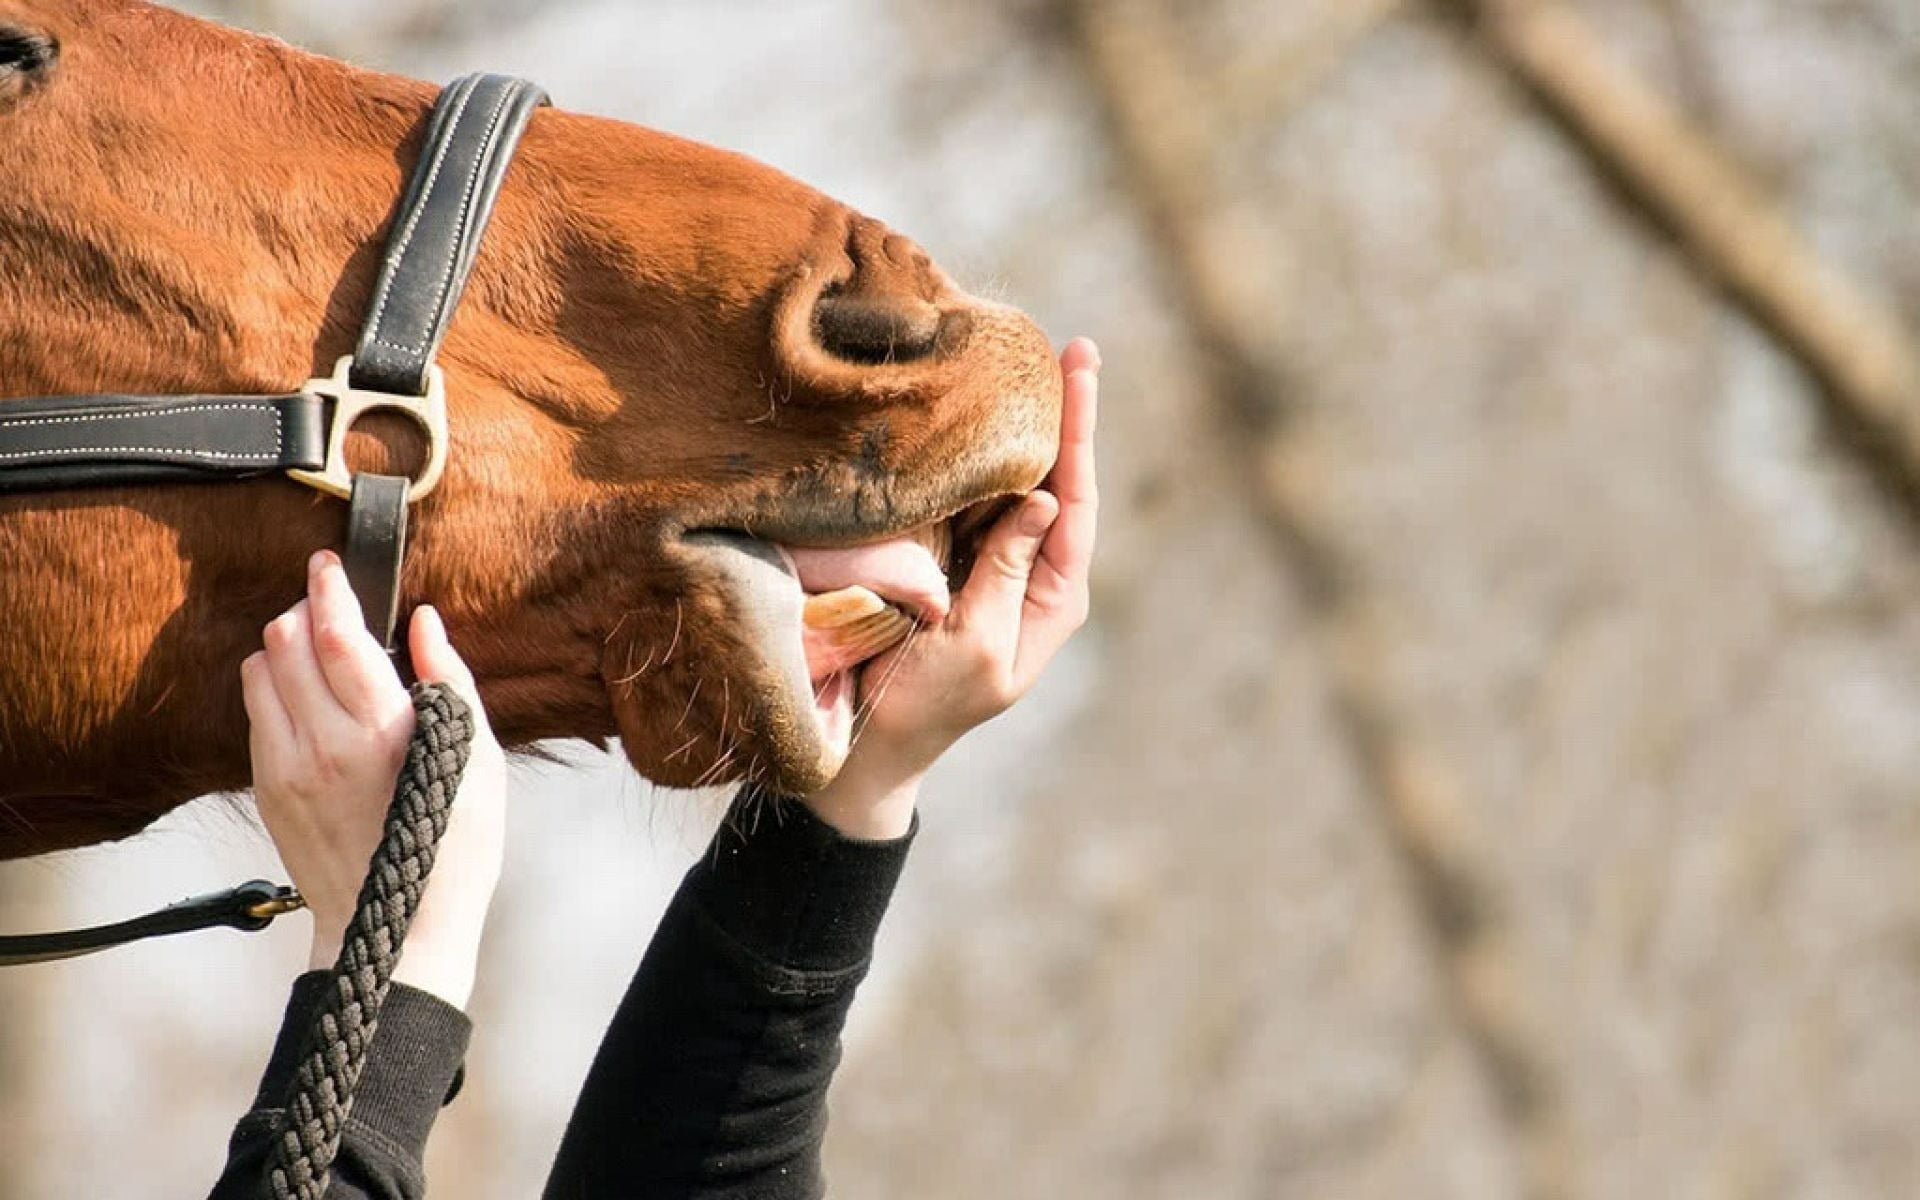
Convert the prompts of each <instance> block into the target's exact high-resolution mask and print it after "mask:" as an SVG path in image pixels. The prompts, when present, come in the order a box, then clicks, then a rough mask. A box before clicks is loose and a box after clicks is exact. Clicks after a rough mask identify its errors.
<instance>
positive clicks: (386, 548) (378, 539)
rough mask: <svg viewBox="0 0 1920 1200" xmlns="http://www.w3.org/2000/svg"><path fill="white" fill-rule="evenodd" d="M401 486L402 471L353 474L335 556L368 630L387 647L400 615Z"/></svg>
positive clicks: (403, 514) (403, 555) (404, 524)
mask: <svg viewBox="0 0 1920 1200" xmlns="http://www.w3.org/2000/svg"><path fill="white" fill-rule="evenodd" d="M407 487H408V480H407V477H406V476H404V475H374V474H371V473H369V472H366V471H362V472H360V473H359V474H357V475H355V476H354V477H353V496H352V498H351V499H350V500H349V502H348V504H347V543H346V550H345V552H344V553H342V555H341V556H340V560H341V565H342V566H344V567H345V568H346V570H347V582H348V583H350V584H352V585H353V594H354V595H356V596H358V597H359V598H360V613H361V615H362V616H363V617H364V618H365V619H366V622H367V629H368V631H369V632H371V633H372V634H373V636H374V637H377V638H379V639H380V644H381V645H383V646H385V647H386V648H387V650H388V651H389V652H391V651H392V650H393V633H394V627H395V625H396V624H397V622H398V621H399V619H400V566H401V564H402V563H403V562H404V561H405V559H406V557H407Z"/></svg>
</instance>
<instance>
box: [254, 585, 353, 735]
mask: <svg viewBox="0 0 1920 1200" xmlns="http://www.w3.org/2000/svg"><path fill="white" fill-rule="evenodd" d="M261 640H262V641H264V642H265V643H266V647H267V669H268V670H269V671H270V672H271V673H272V675H273V688H274V691H275V692H276V693H277V694H278V695H279V697H280V703H281V704H282V706H284V707H285V708H286V711H287V716H288V717H289V718H290V719H291V720H292V722H293V727H294V729H295V731H296V732H300V731H309V732H310V731H315V730H324V729H331V728H336V727H337V726H338V724H339V722H342V721H352V720H353V716H352V714H350V713H348V712H347V710H346V709H344V708H342V707H340V702H339V701H338V700H336V699H334V696H333V688H332V687H331V686H329V685H328V683H327V677H326V675H325V674H323V673H322V672H321V670H320V660H319V659H318V658H317V657H315V655H314V652H313V619H312V608H311V605H310V604H309V603H308V602H307V601H305V600H302V601H300V603H298V604H296V605H294V606H293V607H292V608H290V609H288V610H287V611H286V612H283V613H281V614H280V615H279V616H277V617H275V618H274V619H273V620H271V621H269V622H268V623H267V628H266V632H265V633H264V634H263V635H262V638H261Z"/></svg>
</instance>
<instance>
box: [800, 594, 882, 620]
mask: <svg viewBox="0 0 1920 1200" xmlns="http://www.w3.org/2000/svg"><path fill="white" fill-rule="evenodd" d="M887 608H888V604H887V602H886V601H885V600H882V599H881V598H880V597H879V596H878V595H877V594H875V593H874V592H872V591H870V590H868V589H867V588H863V587H861V586H860V585H858V584H855V585H854V586H852V587H844V588H841V589H839V590H838V591H833V592H822V593H820V594H819V595H817V596H808V597H807V603H806V608H805V610H804V611H803V613H802V615H801V620H802V621H804V622H805V623H806V625H807V627H808V628H809V629H838V628H840V627H841V626H843V625H847V624H850V623H852V622H854V621H859V620H862V619H864V618H866V617H871V616H873V615H875V614H877V613H881V612H884V611H886V609H887Z"/></svg>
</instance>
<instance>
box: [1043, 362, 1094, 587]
mask: <svg viewBox="0 0 1920 1200" xmlns="http://www.w3.org/2000/svg"><path fill="white" fill-rule="evenodd" d="M1099 415H1100V380H1099V376H1098V375H1097V374H1095V373H1094V372H1093V371H1091V370H1080V371H1075V372H1073V373H1072V374H1070V375H1068V376H1067V382H1066V388H1065V391H1064V393H1063V394H1062V399H1061V409H1060V455H1059V457H1058V458H1056V459H1055V460H1054V464H1053V470H1052V471H1051V472H1049V473H1048V475H1047V479H1046V482H1045V483H1043V484H1041V486H1042V487H1044V488H1046V489H1047V490H1048V491H1051V492H1052V493H1053V494H1054V495H1056V496H1058V497H1059V498H1060V519H1059V520H1058V521H1056V522H1054V526H1053V530H1052V531H1051V532H1050V533H1048V535H1047V542H1046V545H1045V546H1044V547H1042V549H1041V554H1042V556H1043V558H1044V560H1045V562H1046V564H1047V565H1048V566H1049V567H1051V568H1052V569H1053V571H1055V572H1057V573H1058V574H1059V575H1061V576H1064V577H1066V578H1068V579H1076V578H1083V577H1084V576H1085V575H1086V573H1087V571H1088V569H1089V568H1090V566H1091V565H1092V562H1093V537H1094V528H1095V524H1096V514H1097V513H1098V511H1099V506H1100V488H1099V484H1098V481H1097V479H1096V476H1095V471H1094V457H1093V432H1094V427H1095V425H1097V424H1098V421H1099Z"/></svg>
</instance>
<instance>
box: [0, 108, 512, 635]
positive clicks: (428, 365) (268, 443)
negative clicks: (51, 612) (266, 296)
mask: <svg viewBox="0 0 1920 1200" xmlns="http://www.w3.org/2000/svg"><path fill="white" fill-rule="evenodd" d="M546 102H547V97H546V93H545V92H543V91H541V90H540V89H539V88H538V87H536V86H534V85H533V84H531V83H528V82H526V81H525V80H521V79H513V78H510V77H507V76H504V75H467V76H464V77H462V78H460V79H458V80H455V81H454V82H453V83H452V84H450V85H449V86H448V87H447V88H446V90H445V91H443V92H442V93H441V94H440V98H439V100H438V102H437V103H436V104H435V105H434V109H433V115H432V117H431V119H430V121H429V123H428V126H427V135H426V142H425V145H424V147H423V148H422V150H421V154H420V159H419V161H418V162H417V163H416V164H415V165H414V169H413V175H412V177H411V178H410V179H409V181H408V183H407V190H406V193H405V195H404V196H402V197H401V200H400V206H399V209H398V210H397V212H396V213H395V215H394V220H393V226H392V231H391V232H390V233H389V235H388V241H387V250H386V257H385V259H384V260H383V262H382V264H381V267H380V277H379V281H378V283H376V284H375V286H374V290H373V300H372V307H371V308H370V309H369V311H368V314H367V319H366V323H365V325H364V326H363V327H362V328H361V331H360V340H359V342H358V344H356V345H355V347H354V350H353V353H352V354H350V355H348V356H346V357H345V358H342V359H341V360H340V361H339V362H338V363H337V364H336V365H335V367H334V372H333V374H332V375H331V376H330V377H327V378H323V379H313V380H309V381H308V382H307V383H306V385H305V386H303V387H302V388H301V389H300V390H299V391H297V392H291V393H288V394H285V395H278V396H121V395H96V396H47V397H37V398H30V399H22V400H7V401H5V402H4V403H0V493H7V492H27V491H44V490H49V489H56V488H75V487H122V486H126V485H129V484H143V483H178V482H205V481H210V480H221V479H251V478H255V477H257V476H261V475H269V474H275V473H285V474H286V475H288V476H290V477H292V478H293V479H296V480H298V481H299V482H301V483H304V484H307V485H308V486H310V487H313V488H317V489H318V490H320V491H322V492H325V493H327V494H329V495H333V496H338V497H340V498H342V499H345V500H347V501H349V507H348V515H347V536H346V542H345V550H344V553H343V555H342V558H343V560H344V562H345V564H346V568H347V577H348V578H349V579H350V580H351V581H352V583H353V590H354V592H355V594H356V595H358V596H359V598H360V607H361V610H362V611H363V612H364V613H365V615H366V620H367V627H368V628H369V629H371V630H372V631H373V634H374V636H375V637H377V638H379V639H380V640H381V642H382V643H383V644H384V645H386V646H387V647H388V649H389V650H391V649H392V648H393V635H394V628H395V625H396V624H397V621H398V618H399V602H400V567H401V562H402V559H403V558H404V556H405V553H406V538H407V508H408V505H409V504H410V503H412V502H413V501H416V500H419V499H421V498H422V497H424V496H425V495H427V494H428V493H429V492H431V491H432V490H433V489H434V487H435V486H436V485H438V483H439V482H440V475H441V472H442V471H443V470H444V468H445V466H446V461H447V407H446V393H445V385H444V384H443V382H442V380H441V376H440V369H439V368H438V367H436V366H434V364H433V357H434V353H435V351H437V350H438V349H439V347H440V342H441V339H442V338H444V337H445V336H446V331H447V324H448V322H449V321H451V320H452V317H453V311H454V308H455V307H456V306H457V305H458V304H459V302H460V294H461V292H462V291H463V290H464V289H465V287H466V282H467V275H468V273H469V271H471V269H472V267H473V261H474V257H475V255H476V254H478V253H479V249H480V237H481V234H482V233H483V232H484V231H485V229H486V226H487V219H488V217H490V216H491V215H492V213H493V202H494V198H495V197H496V196H497V195H498V194H499V191H500V184H501V181H502V180H503V179H504V178H505V176H506V172H507V167H508V165H509V164H510V163H511V162H512V161H513V151H514V147H515V146H516V145H518V143H519V141H520V135H521V133H522V132H523V131H524V130H525V129H526V126H527V121H528V119H529V118H530V117H531V116H532V115H533V111H534V109H536V108H539V107H540V106H541V105H544V104H545V103H546ZM374 411H389V412H398V413H400V414H402V415H404V416H407V417H409V418H411V419H412V420H413V421H414V422H415V423H416V424H417V425H419V426H420V428H421V430H422V432H423V433H425V434H426V437H427V446H428V450H427V461H426V465H425V466H424V467H423V468H422V469H421V471H420V473H419V474H418V475H417V476H415V477H414V478H412V479H408V478H405V477H402V476H394V475H378V474H373V473H370V472H358V473H355V472H351V471H349V470H348V468H347V463H346V438H347V430H348V429H349V428H351V427H352V425H353V423H354V422H355V421H357V420H358V419H359V418H360V417H361V416H363V415H365V414H366V413H369V412H374Z"/></svg>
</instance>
